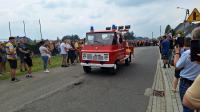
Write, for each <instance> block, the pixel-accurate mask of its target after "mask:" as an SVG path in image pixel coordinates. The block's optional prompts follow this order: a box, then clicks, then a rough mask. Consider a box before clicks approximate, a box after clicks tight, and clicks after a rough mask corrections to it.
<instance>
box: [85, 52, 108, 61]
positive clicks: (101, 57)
mask: <svg viewBox="0 0 200 112" xmlns="http://www.w3.org/2000/svg"><path fill="white" fill-rule="evenodd" d="M82 57H83V60H89V61H109V54H106V53H85V54H83V56H82Z"/></svg>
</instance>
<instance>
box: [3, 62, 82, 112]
mask: <svg viewBox="0 0 200 112" xmlns="http://www.w3.org/2000/svg"><path fill="white" fill-rule="evenodd" d="M50 71H51V72H50V73H43V72H38V73H34V74H33V76H34V77H33V79H26V78H25V77H24V76H23V77H20V80H21V81H20V82H11V81H10V80H5V81H1V82H0V95H1V97H0V102H1V103H0V112H13V111H16V110H18V109H20V108H21V107H23V106H24V105H26V104H29V103H31V102H33V101H36V100H39V99H41V98H44V97H46V96H48V95H51V94H54V93H56V92H58V91H59V90H61V89H62V88H68V87H73V85H75V84H76V83H79V82H80V81H83V76H84V75H82V74H83V71H82V69H81V67H80V65H76V66H71V67H68V68H61V67H58V68H54V69H51V70H50ZM80 74H81V75H80Z"/></svg>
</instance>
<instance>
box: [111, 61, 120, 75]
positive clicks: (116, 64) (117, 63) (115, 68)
mask: <svg viewBox="0 0 200 112" xmlns="http://www.w3.org/2000/svg"><path fill="white" fill-rule="evenodd" d="M118 70H119V62H116V63H115V67H112V68H111V74H112V75H115V74H116V73H117V71H118Z"/></svg>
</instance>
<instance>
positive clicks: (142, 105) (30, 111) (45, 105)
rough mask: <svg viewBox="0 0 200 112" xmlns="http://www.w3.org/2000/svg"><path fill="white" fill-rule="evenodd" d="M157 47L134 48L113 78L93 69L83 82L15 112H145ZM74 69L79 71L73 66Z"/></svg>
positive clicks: (156, 56)
mask: <svg viewBox="0 0 200 112" xmlns="http://www.w3.org/2000/svg"><path fill="white" fill-rule="evenodd" d="M158 57H159V56H158V48H157V47H143V48H137V49H136V56H135V62H134V63H132V64H131V65H130V66H128V67H126V66H122V67H120V71H119V72H118V73H117V75H109V73H108V72H107V71H102V70H95V71H93V73H92V74H89V75H86V74H84V73H81V74H80V75H85V76H84V81H83V82H82V83H80V84H77V85H76V86H73V87H71V88H63V89H62V90H60V91H58V92H55V93H54V94H52V95H49V96H47V97H44V98H42V99H39V100H37V101H34V102H32V103H30V104H27V105H25V106H24V107H23V108H22V109H20V110H18V111H17V112H145V110H146V108H147V105H148V101H149V97H147V96H144V92H145V89H146V88H151V87H152V84H153V79H154V75H155V72H156V64H157V60H158ZM76 69H82V68H81V67H77V68H76Z"/></svg>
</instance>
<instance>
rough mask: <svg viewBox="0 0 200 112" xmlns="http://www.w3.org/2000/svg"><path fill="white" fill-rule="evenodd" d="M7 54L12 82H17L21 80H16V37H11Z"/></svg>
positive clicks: (7, 45) (7, 46)
mask: <svg viewBox="0 0 200 112" xmlns="http://www.w3.org/2000/svg"><path fill="white" fill-rule="evenodd" d="M6 53H7V59H8V62H9V64H10V70H11V71H10V74H11V81H15V82H17V81H19V80H18V79H17V78H16V69H17V53H16V46H15V37H9V42H8V43H7V44H6Z"/></svg>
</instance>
